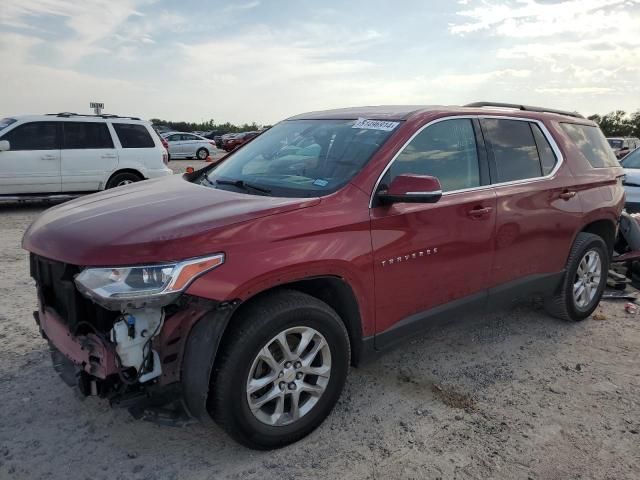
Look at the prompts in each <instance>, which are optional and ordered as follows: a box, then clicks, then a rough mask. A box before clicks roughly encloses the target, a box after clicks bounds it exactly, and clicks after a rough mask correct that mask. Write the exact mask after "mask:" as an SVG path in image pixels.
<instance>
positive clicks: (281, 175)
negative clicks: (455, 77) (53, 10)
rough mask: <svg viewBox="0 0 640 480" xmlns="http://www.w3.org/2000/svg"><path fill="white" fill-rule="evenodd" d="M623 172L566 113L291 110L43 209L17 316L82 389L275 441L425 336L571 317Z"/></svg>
mask: <svg viewBox="0 0 640 480" xmlns="http://www.w3.org/2000/svg"><path fill="white" fill-rule="evenodd" d="M494 107H495V108H494ZM623 173H624V172H623V169H622V167H621V166H620V164H619V163H618V161H617V160H616V158H615V156H614V154H613V152H612V151H611V148H609V145H607V142H606V140H605V137H604V135H603V134H602V132H601V131H600V129H599V128H598V126H597V125H596V124H595V123H593V122H592V121H589V120H587V119H585V118H583V117H582V116H580V115H578V114H575V113H571V112H560V111H554V110H548V109H543V108H536V107H527V106H522V105H508V104H487V103H478V104H471V105H467V106H466V107H422V108H420V107H416V106H407V107H404V106H392V107H362V108H345V109H340V110H330V111H325V112H312V113H306V114H302V115H297V116H295V117H292V118H290V119H288V120H285V121H282V122H280V123H278V124H277V125H275V126H274V127H273V128H271V129H270V130H268V131H267V132H265V133H264V134H263V135H260V136H259V137H258V138H255V139H254V140H253V141H252V142H251V143H249V144H247V145H245V146H244V147H243V148H241V149H239V150H236V151H235V152H233V153H231V154H230V155H228V156H227V157H226V160H225V161H224V162H221V163H219V164H217V165H211V166H208V167H206V168H204V169H202V170H199V171H196V172H193V173H192V174H189V175H184V176H182V175H175V176H174V177H173V178H171V179H169V180H167V181H165V182H162V183H156V184H150V183H147V184H141V185H139V186H134V187H132V188H130V189H128V190H127V193H126V194H124V192H123V195H120V196H113V195H108V194H104V195H102V196H100V195H98V196H93V197H92V198H91V199H90V200H89V199H86V200H83V199H80V200H75V201H72V202H70V203H67V204H65V205H63V206H61V207H58V208H56V209H55V210H53V211H48V212H45V213H44V214H42V215H41V216H40V217H39V218H38V219H37V220H36V221H35V222H34V223H33V224H32V225H31V226H30V227H29V229H28V230H27V232H26V233H25V236H24V240H23V247H24V248H25V249H26V250H28V251H29V252H30V253H31V257H30V258H31V274H32V276H33V277H34V279H35V282H36V285H37V291H38V294H37V299H38V301H39V309H38V312H37V313H36V315H35V316H36V320H37V321H38V324H39V327H40V329H41V331H42V332H43V335H45V338H47V339H48V341H49V344H50V346H51V352H52V355H53V357H54V364H55V365H56V369H57V370H58V372H59V373H61V376H62V378H63V379H65V380H66V381H67V382H69V383H70V384H74V385H75V384H77V385H79V386H80V389H81V391H83V392H84V393H85V394H86V395H100V396H102V397H106V398H109V399H111V401H112V402H114V403H116V404H117V403H121V404H128V405H135V402H141V403H139V407H138V411H141V410H142V409H144V411H145V412H147V411H150V412H152V411H153V409H154V408H160V407H161V406H162V402H170V403H169V405H174V406H175V405H185V406H186V407H187V411H188V412H189V414H190V415H192V416H194V417H196V418H200V419H202V420H203V421H207V419H210V417H213V419H215V420H216V421H217V422H218V423H219V424H220V425H221V426H222V428H223V429H224V430H225V431H226V432H228V433H229V434H230V435H231V436H233V437H234V438H235V439H237V440H238V441H240V442H242V443H243V444H245V445H248V446H249V447H253V448H261V449H264V448H275V447H280V446H283V445H286V444H288V443H291V442H294V441H296V440H299V439H300V438H302V437H304V436H305V435H307V434H308V433H309V432H311V431H312V430H313V429H315V428H316V427H317V426H318V425H320V423H321V422H322V421H323V420H324V418H325V417H326V416H327V415H328V414H329V413H330V411H331V409H332V408H333V406H334V405H335V403H336V401H337V400H338V398H339V396H340V394H341V391H342V389H343V386H344V383H345V379H346V377H347V372H348V370H349V365H358V364H360V363H362V362H364V361H365V360H367V359H371V358H372V357H374V356H375V355H377V354H378V353H380V352H382V351H384V350H385V349H388V348H390V347H391V346H393V345H395V344H397V343H398V341H399V340H401V339H407V338H415V336H416V334H418V333H419V332H421V331H423V330H424V329H425V328H427V327H429V326H433V325H434V324H437V323H438V322H451V321H453V320H454V319H455V318H457V317H458V316H460V315H461V314H463V313H465V312H478V311H481V310H484V309H485V308H487V307H496V306H498V305H504V304H509V303H511V302H513V301H514V300H517V299H522V298H524V299H526V298H530V297H531V296H541V297H542V298H543V299H544V302H545V303H544V304H545V306H546V309H547V311H548V312H549V313H550V314H551V315H553V316H555V317H558V318H560V319H563V320H567V321H580V320H584V319H586V318H587V317H589V315H591V313H592V312H593V311H594V310H595V309H596V307H597V305H598V303H599V301H600V298H601V296H602V293H603V290H604V288H605V285H606V280H607V271H608V267H609V259H610V255H611V252H612V250H613V244H614V239H615V232H616V228H617V224H618V220H619V217H620V214H621V211H622V208H623V204H624V189H623V187H622V183H621V181H620V180H621V177H622V176H623ZM470 232H473V234H470ZM70 239H73V248H69V241H70ZM80 347H82V348H80ZM385 388H387V389H388V388H393V383H391V384H387V385H385ZM42 394H43V395H46V394H47V392H42ZM154 398H155V403H154ZM161 400H162V401H161ZM89 407H91V405H89ZM67 408H68V409H71V408H73V406H72V405H69V406H67ZM87 408H88V407H87ZM149 409H151V410H149ZM166 412H167V409H166V408H165V409H160V410H158V415H159V416H161V418H170V415H168V414H167V413H166ZM145 415H146V414H145ZM149 417H153V415H152V414H149ZM178 418H180V417H178Z"/></svg>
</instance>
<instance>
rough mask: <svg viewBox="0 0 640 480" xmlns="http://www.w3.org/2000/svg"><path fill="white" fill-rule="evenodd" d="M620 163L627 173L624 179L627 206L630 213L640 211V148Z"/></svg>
mask: <svg viewBox="0 0 640 480" xmlns="http://www.w3.org/2000/svg"><path fill="white" fill-rule="evenodd" d="M620 163H621V164H622V168H624V174H625V179H624V180H623V181H622V184H623V185H624V192H625V194H626V203H625V208H626V209H627V212H629V213H637V212H640V148H636V149H635V150H634V151H633V152H631V153H630V154H629V155H627V156H626V157H624V158H623V159H622V160H621V161H620Z"/></svg>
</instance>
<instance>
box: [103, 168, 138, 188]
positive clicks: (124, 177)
mask: <svg viewBox="0 0 640 480" xmlns="http://www.w3.org/2000/svg"><path fill="white" fill-rule="evenodd" d="M140 180H142V177H141V176H140V175H138V174H135V173H133V172H120V173H116V174H115V175H114V176H113V177H111V178H110V179H109V181H108V182H107V187H106V188H107V189H109V188H114V187H122V186H123V185H129V184H130V183H135V182H139V181H140Z"/></svg>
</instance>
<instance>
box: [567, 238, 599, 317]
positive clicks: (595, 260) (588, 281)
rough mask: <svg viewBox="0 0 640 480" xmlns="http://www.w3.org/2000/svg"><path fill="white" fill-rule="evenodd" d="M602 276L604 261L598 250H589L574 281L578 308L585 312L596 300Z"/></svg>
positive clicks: (574, 298) (574, 293)
mask: <svg viewBox="0 0 640 480" xmlns="http://www.w3.org/2000/svg"><path fill="white" fill-rule="evenodd" d="M601 276H602V259H601V258H600V254H599V253H598V252H597V251H596V250H588V251H587V252H586V253H585V254H584V256H583V257H582V260H580V263H579V264H578V269H577V270H576V276H575V278H574V281H573V301H574V302H575V304H576V307H578V308H580V309H582V310H585V309H587V308H588V307H589V305H591V302H592V301H593V299H594V298H595V296H596V294H597V292H598V287H599V286H600V277H601Z"/></svg>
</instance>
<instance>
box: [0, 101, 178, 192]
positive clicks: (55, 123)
mask: <svg viewBox="0 0 640 480" xmlns="http://www.w3.org/2000/svg"><path fill="white" fill-rule="evenodd" d="M167 162H168V154H167V152H166V150H165V148H164V147H163V146H162V141H161V139H160V137H159V136H158V134H157V133H156V132H155V130H153V128H152V127H151V124H150V123H149V122H146V121H143V120H140V119H138V118H134V117H119V116H116V115H99V116H95V115H78V114H75V113H59V114H51V115H22V116H15V117H11V118H5V119H3V120H0V196H3V195H4V196H6V195H30V194H39V195H41V194H60V193H62V192H64V193H77V192H92V191H97V190H103V189H105V188H112V187H117V186H120V185H126V184H129V183H133V182H137V181H140V180H144V179H147V178H157V177H163V176H167V175H171V174H172V173H173V172H172V171H171V170H170V169H169V168H168V167H167Z"/></svg>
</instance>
